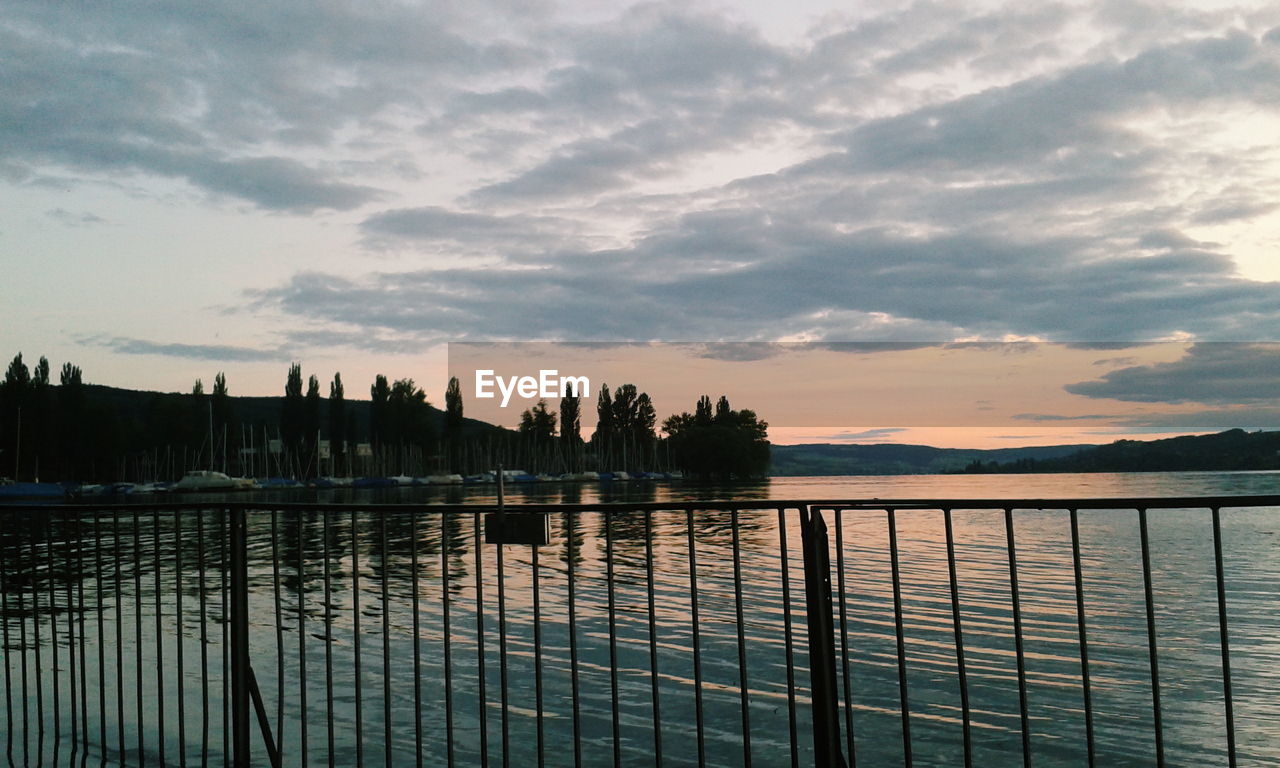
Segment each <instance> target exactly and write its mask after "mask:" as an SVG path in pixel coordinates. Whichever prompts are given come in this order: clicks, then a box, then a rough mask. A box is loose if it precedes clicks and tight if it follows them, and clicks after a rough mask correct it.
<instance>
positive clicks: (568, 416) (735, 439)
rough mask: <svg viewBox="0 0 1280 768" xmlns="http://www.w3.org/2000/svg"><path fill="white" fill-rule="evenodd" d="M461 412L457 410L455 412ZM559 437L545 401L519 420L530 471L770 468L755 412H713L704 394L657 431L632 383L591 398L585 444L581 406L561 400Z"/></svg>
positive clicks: (648, 404)
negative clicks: (592, 419) (592, 421)
mask: <svg viewBox="0 0 1280 768" xmlns="http://www.w3.org/2000/svg"><path fill="white" fill-rule="evenodd" d="M460 407H461V406H460V405H459V408H460ZM559 421H560V434H559V439H556V414H554V413H552V412H551V410H550V409H549V408H548V407H547V404H546V402H545V401H541V400H540V401H538V404H537V405H535V406H533V407H532V408H530V409H529V410H527V411H525V412H524V413H523V414H521V417H520V428H519V433H520V435H521V436H522V438H524V440H525V441H526V445H527V447H528V449H529V451H528V455H529V456H530V457H531V460H532V462H533V463H532V466H533V467H534V468H535V469H534V471H542V470H543V469H544V468H545V469H546V470H547V471H569V472H579V471H582V470H583V469H586V468H588V464H591V465H594V467H595V468H597V469H599V470H611V469H618V468H620V469H624V470H631V469H636V468H648V469H666V470H671V469H678V470H681V471H683V472H685V473H686V474H688V475H690V476H693V477H702V478H714V479H721V480H729V479H733V478H746V477H760V476H763V475H765V474H766V473H767V472H768V469H769V442H768V424H767V423H766V422H764V421H761V420H760V419H759V418H758V417H757V416H756V414H755V412H754V411H750V410H746V409H743V410H741V411H735V410H733V409H732V408H731V407H730V406H729V400H728V398H727V397H724V396H721V398H720V400H719V401H718V402H717V403H716V406H715V408H714V410H713V409H712V406H711V398H710V397H708V396H706V395H703V396H702V398H701V399H700V400H699V401H698V403H697V405H696V406H695V408H694V412H693V413H692V414H690V413H687V412H685V413H680V414H676V415H673V416H671V417H669V418H667V419H666V420H665V421H664V422H663V424H662V431H663V433H665V435H666V437H665V438H660V437H659V436H658V433H657V431H656V429H655V425H656V423H657V414H656V412H655V411H654V407H653V401H652V400H651V399H650V397H649V395H648V394H647V393H645V392H640V391H638V390H637V389H636V387H635V385H634V384H624V385H622V386H621V387H618V388H617V389H616V390H614V391H613V392H612V393H611V392H610V391H609V386H608V385H607V384H605V385H603V386H602V387H601V388H600V394H599V395H598V396H597V398H596V429H595V432H594V433H593V434H592V436H591V441H590V442H589V443H584V442H583V440H582V438H581V436H580V431H581V401H580V399H579V398H578V397H576V396H568V397H564V398H561V400H560V415H559Z"/></svg>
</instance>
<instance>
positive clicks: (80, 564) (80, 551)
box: [76, 515, 90, 764]
mask: <svg viewBox="0 0 1280 768" xmlns="http://www.w3.org/2000/svg"><path fill="white" fill-rule="evenodd" d="M84 549H85V540H84V518H83V516H79V515H78V516H77V517H76V612H77V613H78V614H79V620H80V637H79V652H80V724H81V726H82V727H81V730H80V733H81V743H82V744H83V746H84V751H83V752H82V753H81V757H80V760H81V763H82V764H83V762H84V761H85V760H87V759H88V757H89V739H90V734H89V665H88V664H87V663H86V661H85V648H84V645H85V637H86V636H87V634H88V631H87V630H86V629H85V613H86V611H85V608H84V582H85V579H86V576H85V565H86V563H85V559H84Z"/></svg>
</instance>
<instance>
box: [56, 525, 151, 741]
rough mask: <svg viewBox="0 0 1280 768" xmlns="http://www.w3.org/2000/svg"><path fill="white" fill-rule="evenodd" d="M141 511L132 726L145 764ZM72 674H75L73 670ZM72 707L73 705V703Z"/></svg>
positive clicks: (136, 531) (136, 529)
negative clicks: (134, 699) (135, 718)
mask: <svg viewBox="0 0 1280 768" xmlns="http://www.w3.org/2000/svg"><path fill="white" fill-rule="evenodd" d="M141 514H142V513H141V512H139V511H138V510H134V511H133V547H132V549H133V639H134V647H133V660H134V663H135V664H136V665H137V667H136V669H135V670H134V672H135V673H136V674H134V688H135V690H134V693H135V694H136V696H137V699H136V701H135V705H136V707H137V710H136V711H137V715H138V719H137V721H136V722H135V723H134V727H135V728H137V729H138V733H137V736H138V765H140V766H142V765H146V762H147V751H146V737H145V735H144V731H145V730H146V728H144V727H143V726H144V721H143V715H142V709H143V707H142V705H143V698H142V528H141V525H142V524H141V522H140V520H139V516H140V515H141ZM72 674H75V673H74V672H73V673H72ZM73 707H74V705H73Z"/></svg>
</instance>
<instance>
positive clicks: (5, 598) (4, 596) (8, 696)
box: [0, 541, 75, 765]
mask: <svg viewBox="0 0 1280 768" xmlns="http://www.w3.org/2000/svg"><path fill="white" fill-rule="evenodd" d="M8 554H9V542H8V541H5V542H4V544H2V545H0V557H3V559H2V560H0V610H3V611H4V619H3V621H0V629H3V632H4V635H3V639H4V720H5V729H4V733H5V756H6V758H7V759H8V762H9V765H13V672H12V669H11V668H10V666H9V662H10V660H11V659H12V658H13V655H12V654H11V653H10V652H9V579H8V578H6V574H7V573H8V571H9V560H10V558H9V557H8ZM70 607H71V606H70V605H68V606H67V608H68V611H67V615H70V614H71V611H70ZM74 711H75V707H72V712H74ZM72 732H73V733H74V730H73V731H72Z"/></svg>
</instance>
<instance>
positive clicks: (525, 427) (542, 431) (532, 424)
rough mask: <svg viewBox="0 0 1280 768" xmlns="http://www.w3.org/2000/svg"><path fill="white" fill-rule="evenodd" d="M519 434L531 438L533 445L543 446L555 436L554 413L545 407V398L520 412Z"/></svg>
mask: <svg viewBox="0 0 1280 768" xmlns="http://www.w3.org/2000/svg"><path fill="white" fill-rule="evenodd" d="M520 434H522V435H525V436H526V437H528V438H531V439H532V440H533V442H534V444H535V445H539V446H544V445H547V444H548V443H550V442H551V438H553V437H555V436H556V415H555V414H554V413H552V412H551V410H550V409H549V408H547V401H546V400H539V401H538V404H537V405H535V406H533V408H530V409H529V410H527V411H525V412H524V413H522V414H520Z"/></svg>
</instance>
